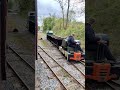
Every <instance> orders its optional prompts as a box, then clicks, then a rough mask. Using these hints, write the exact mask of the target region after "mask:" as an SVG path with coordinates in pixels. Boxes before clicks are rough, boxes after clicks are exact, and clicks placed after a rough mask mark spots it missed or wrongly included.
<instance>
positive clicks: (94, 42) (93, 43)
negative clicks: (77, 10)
mask: <svg viewBox="0 0 120 90" xmlns="http://www.w3.org/2000/svg"><path fill="white" fill-rule="evenodd" d="M94 23H95V19H93V18H90V19H89V22H88V23H86V24H85V41H86V42H85V43H86V44H85V45H86V46H85V49H86V50H94V51H96V52H99V53H102V54H104V55H103V56H104V57H105V58H107V60H111V61H116V59H115V58H114V57H113V55H112V53H111V51H110V49H109V48H108V46H107V45H106V41H104V40H101V39H100V38H98V37H96V36H95V32H94V30H93V28H92V25H93V24H94ZM98 48H100V49H102V50H99V51H98ZM100 51H101V52H100Z"/></svg>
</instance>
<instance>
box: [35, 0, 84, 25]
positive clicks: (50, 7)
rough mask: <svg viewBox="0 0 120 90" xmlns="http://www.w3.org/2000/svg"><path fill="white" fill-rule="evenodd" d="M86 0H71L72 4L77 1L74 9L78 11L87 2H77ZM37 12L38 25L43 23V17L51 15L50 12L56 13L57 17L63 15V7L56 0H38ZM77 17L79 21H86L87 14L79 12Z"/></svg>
mask: <svg viewBox="0 0 120 90" xmlns="http://www.w3.org/2000/svg"><path fill="white" fill-rule="evenodd" d="M75 1H76V2H79V1H84V0H71V6H72V5H73V2H74V3H75V4H74V5H75V7H76V8H74V10H75V11H76V12H81V9H82V8H84V6H85V2H82V3H76V2H75ZM37 10H38V11H37V12H38V25H40V26H41V25H42V21H43V18H45V17H49V16H50V14H55V15H56V16H57V17H61V16H62V14H61V8H60V5H59V3H58V2H56V1H55V0H37ZM75 19H76V20H77V21H79V22H85V14H84V13H77V14H76V16H75Z"/></svg>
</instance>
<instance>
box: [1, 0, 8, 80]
mask: <svg viewBox="0 0 120 90" xmlns="http://www.w3.org/2000/svg"><path fill="white" fill-rule="evenodd" d="M6 13H7V0H1V74H2V80H6V68H5V66H6V61H5V59H6V56H5V47H6V16H7V15H6Z"/></svg>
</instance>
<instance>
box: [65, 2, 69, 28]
mask: <svg viewBox="0 0 120 90" xmlns="http://www.w3.org/2000/svg"><path fill="white" fill-rule="evenodd" d="M69 9H70V0H68V7H67V19H66V26H65V29H66V28H67V26H68V20H69Z"/></svg>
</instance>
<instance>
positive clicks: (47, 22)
mask: <svg viewBox="0 0 120 90" xmlns="http://www.w3.org/2000/svg"><path fill="white" fill-rule="evenodd" d="M53 26H54V18H53V17H47V18H45V19H43V30H45V31H46V30H52V28H53Z"/></svg>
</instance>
